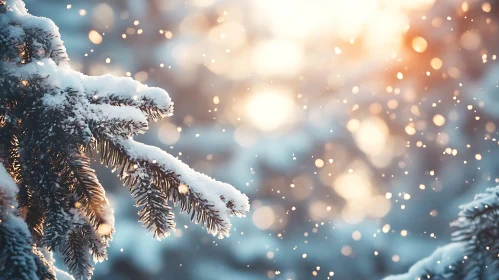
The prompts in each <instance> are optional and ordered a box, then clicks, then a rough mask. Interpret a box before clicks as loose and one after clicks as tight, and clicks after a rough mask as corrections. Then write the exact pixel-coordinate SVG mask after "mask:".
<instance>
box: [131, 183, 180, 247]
mask: <svg viewBox="0 0 499 280" xmlns="http://www.w3.org/2000/svg"><path fill="white" fill-rule="evenodd" d="M130 192H131V193H132V196H133V197H134V198H135V201H136V206H137V207H142V209H141V210H140V211H139V216H140V220H141V221H142V224H143V225H144V227H145V228H146V229H147V230H148V231H150V232H152V233H153V234H154V237H157V238H158V239H161V238H164V237H167V236H168V235H169V234H170V231H171V230H172V229H174V228H175V222H174V221H173V218H174V215H173V212H172V211H171V207H170V206H168V201H167V197H166V195H165V194H164V193H162V192H161V190H160V189H159V188H158V187H157V186H156V185H153V184H151V181H150V179H149V178H145V179H142V180H141V181H140V183H138V184H136V185H134V186H131V187H130Z"/></svg>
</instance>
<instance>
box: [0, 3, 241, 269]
mask: <svg viewBox="0 0 499 280" xmlns="http://www.w3.org/2000/svg"><path fill="white" fill-rule="evenodd" d="M0 30H1V31H0V55H1V62H0V84H1V86H2V89H3V90H2V94H1V97H2V103H1V104H0V114H1V117H2V119H1V121H2V122H1V128H0V138H1V139H0V159H1V161H2V162H3V164H4V165H5V167H6V170H7V171H8V173H9V174H10V176H12V178H13V179H14V181H15V182H12V179H3V177H6V176H3V177H2V180H1V181H0V183H2V188H1V189H0V195H1V196H0V207H2V208H0V210H1V211H0V215H2V217H3V219H2V221H3V222H2V223H1V224H0V225H1V228H0V229H1V234H0V240H2V243H0V250H2V251H5V252H6V254H2V255H1V256H0V262H1V263H3V264H5V263H6V262H7V263H8V262H11V261H12V259H16V258H24V259H22V260H21V262H20V263H19V265H18V266H9V265H0V269H8V270H9V271H6V272H5V273H3V274H2V277H3V275H8V277H7V278H8V279H11V278H15V279H17V278H20V279H54V278H55V277H56V275H58V274H59V273H57V272H55V271H56V270H55V269H54V267H53V263H51V262H50V261H47V260H46V259H45V258H44V257H43V255H42V254H41V253H40V252H41V251H44V250H48V251H50V252H59V253H61V254H62V256H63V259H64V262H65V265H66V266H67V268H68V269H69V272H70V273H71V274H73V275H74V276H75V277H76V278H78V279H81V278H84V279H88V278H90V277H91V276H92V274H93V266H94V264H93V261H96V262H97V261H103V260H104V259H106V258H107V253H106V248H107V247H108V246H109V241H110V240H111V238H112V234H113V233H114V231H115V230H114V223H115V221H114V215H113V209H112V208H111V206H110V203H109V201H108V200H107V198H106V195H105V191H104V188H103V187H102V185H101V184H100V182H99V180H98V179H97V177H96V175H95V171H94V170H93V169H92V168H91V167H90V158H89V157H88V154H90V155H92V156H93V155H97V154H99V158H100V162H101V163H104V164H105V165H106V166H109V167H111V168H113V169H114V170H119V177H120V178H121V179H122V180H123V182H124V184H125V185H127V186H128V187H129V188H130V192H131V194H132V196H134V198H135V200H136V205H137V206H138V207H141V210H140V211H139V216H140V220H141V222H142V223H143V225H144V226H145V227H146V228H147V229H148V230H149V231H151V232H153V234H154V235H155V236H156V237H157V238H163V237H166V236H168V235H169V233H170V232H171V231H172V230H173V229H174V228H175V222H174V215H173V213H172V210H171V208H170V206H169V204H170V202H171V203H173V205H179V206H180V210H181V211H182V212H186V213H188V214H190V216H191V220H194V221H195V222H196V223H201V224H202V225H203V226H204V227H206V228H207V230H208V232H209V233H211V234H213V235H218V236H219V237H224V236H228V235H229V233H230V228H231V223H230V220H229V218H230V217H231V216H238V217H241V216H244V215H245V212H247V211H248V210H249V204H248V198H247V197H246V196H245V195H244V194H242V193H241V192H239V191H237V190H236V189H234V187H232V186H230V185H228V184H224V183H221V182H218V181H216V180H214V179H212V178H210V177H208V176H206V175H204V174H200V173H197V172H195V171H193V170H192V169H190V168H189V167H188V166H187V165H186V164H184V163H182V162H181V161H179V160H178V159H176V158H174V157H173V156H171V155H169V154H167V153H165V152H163V151H162V150H160V149H158V148H156V147H152V146H147V145H144V144H142V143H139V142H136V141H134V140H133V136H135V135H137V134H141V133H144V132H145V131H146V130H147V129H148V122H149V121H156V120H159V119H161V118H163V117H165V116H170V115H172V113H173V102H172V101H171V99H170V97H169V96H168V94H167V93H166V92H165V91H164V90H162V89H159V88H152V87H148V86H145V85H143V84H140V83H139V82H136V81H133V80H132V79H130V78H117V77H113V76H110V75H105V76H100V77H89V76H85V75H83V74H81V73H79V72H77V71H74V70H72V69H71V68H70V66H69V64H68V63H67V61H68V57H67V53H66V50H65V47H64V45H63V42H62V40H61V38H60V34H59V32H58V28H57V27H56V26H55V24H54V23H53V22H52V21H51V20H49V19H46V18H39V17H35V16H32V15H30V14H28V13H27V10H26V8H25V6H24V3H23V2H22V1H20V0H9V1H0ZM4 173H5V172H4ZM16 184H17V185H18V186H19V193H18V194H17V202H16V201H15V200H14V194H15V192H16V186H15V185H16ZM16 203H17V204H18V206H17V207H16ZM11 208H12V209H16V208H17V209H18V211H14V210H11ZM17 214H18V215H19V216H21V217H23V218H24V221H25V222H26V223H24V222H23V221H22V219H20V218H17V217H15V215H17ZM26 225H27V226H26ZM28 229H29V230H28ZM15 232H20V233H21V234H18V236H19V237H16V235H15V234H14V233H15ZM16 248H18V249H16ZM38 248H40V249H38ZM29 252H32V253H31V254H29ZM18 254H22V255H18ZM92 259H93V261H92Z"/></svg>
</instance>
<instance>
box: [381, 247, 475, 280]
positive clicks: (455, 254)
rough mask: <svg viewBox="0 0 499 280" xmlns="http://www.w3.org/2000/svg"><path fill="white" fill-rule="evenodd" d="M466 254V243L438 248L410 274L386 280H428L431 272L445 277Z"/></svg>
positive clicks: (389, 277) (412, 269) (411, 269)
mask: <svg viewBox="0 0 499 280" xmlns="http://www.w3.org/2000/svg"><path fill="white" fill-rule="evenodd" d="M465 254H466V244H465V243H457V242H455V243H450V244H448V245H445V246H444V247H441V248H438V249H437V250H435V252H433V254H432V255H431V256H429V257H427V258H424V259H422V260H420V261H418V262H417V263H415V264H414V265H413V266H412V267H411V268H410V269H409V272H407V273H405V274H401V275H395V276H388V277H386V278H385V279H384V280H416V279H419V280H422V279H426V277H423V278H420V277H422V276H425V275H426V273H427V272H428V271H429V272H431V273H433V274H436V275H444V273H445V270H446V269H448V268H449V266H451V265H455V264H456V263H459V262H461V261H465V260H464V256H465Z"/></svg>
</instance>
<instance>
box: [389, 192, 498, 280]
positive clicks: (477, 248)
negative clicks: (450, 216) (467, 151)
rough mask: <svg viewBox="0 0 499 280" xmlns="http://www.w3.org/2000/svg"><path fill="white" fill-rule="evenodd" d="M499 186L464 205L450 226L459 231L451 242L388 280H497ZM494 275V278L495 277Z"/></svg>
mask: <svg viewBox="0 0 499 280" xmlns="http://www.w3.org/2000/svg"><path fill="white" fill-rule="evenodd" d="M498 198H499V186H496V187H494V188H489V189H487V190H486V192H485V193H481V194H477V195H476V196H475V199H474V200H473V201H471V202H469V203H466V204H464V205H461V206H460V208H461V211H460V212H459V218H458V219H457V220H456V221H454V222H453V223H452V224H451V225H452V226H453V227H456V228H457V229H456V230H455V231H454V232H453V234H452V241H453V243H450V244H448V245H446V246H444V247H442V248H439V249H437V250H436V251H435V252H434V253H433V254H432V255H431V256H430V257H427V258H425V259H423V260H421V261H419V262H417V263H416V264H415V265H414V266H412V267H411V268H410V269H409V272H408V273H406V274H403V275H398V276H390V277H388V278H386V280H406V279H407V280H413V279H497V277H499V275H497V273H495V272H494V269H489V268H494V267H497V265H499V261H498V256H499V245H498V244H497V240H498V239H499V227H498V225H497V221H498V220H499V199H498ZM492 275H493V276H492Z"/></svg>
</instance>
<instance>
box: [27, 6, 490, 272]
mask: <svg viewBox="0 0 499 280" xmlns="http://www.w3.org/2000/svg"><path fill="white" fill-rule="evenodd" d="M25 2H26V4H27V7H28V9H29V10H30V12H31V13H32V14H35V15H38V16H46V17H49V18H51V19H52V20H53V21H54V22H55V23H56V24H57V25H58V26H59V28H60V31H61V34H62V38H63V40H64V41H65V43H66V47H67V49H68V53H69V55H70V58H71V64H72V66H73V68H75V69H78V70H80V71H81V72H83V73H85V74H88V75H102V74H105V73H113V74H115V75H118V76H129V77H132V78H134V79H136V80H138V81H141V82H143V83H146V84H148V85H150V86H158V87H162V88H164V89H166V90H167V91H168V92H169V93H170V95H171V96H172V98H173V100H174V101H175V114H174V116H173V117H171V118H168V119H165V120H163V121H161V122H158V123H155V124H153V125H152V126H151V128H150V131H149V132H148V133H146V134H145V135H142V136H141V137H139V138H138V139H139V140H140V141H144V142H145V143H148V144H152V145H156V146H159V147H161V148H162V149H164V150H166V151H168V152H169V153H171V154H173V155H175V156H178V157H179V158H180V159H182V160H183V161H184V162H186V163H188V164H189V165H190V166H191V167H193V168H194V169H196V170H197V171H200V172H203V173H206V174H208V175H210V176H213V177H215V178H216V179H218V180H221V181H226V182H228V183H231V184H233V185H234V186H236V187H237V188H238V189H240V190H241V191H243V192H245V193H246V194H247V195H248V196H249V198H250V202H251V211H250V212H249V213H248V216H247V218H245V219H234V220H233V233H232V235H231V237H230V238H226V239H222V240H219V239H217V238H216V237H212V236H211V235H208V234H207V233H206V232H205V230H204V229H202V228H201V227H200V226H197V225H194V224H192V223H190V222H189V221H188V217H186V216H185V215H177V216H178V217H177V227H178V228H177V230H176V231H175V234H174V235H172V236H170V237H169V238H167V239H165V240H163V241H157V240H155V239H153V238H152V236H151V235H150V234H147V233H146V230H145V229H143V228H142V227H141V225H140V223H138V222H137V220H138V217H137V209H136V208H135V207H134V205H133V200H132V199H131V197H130V195H129V194H128V190H127V189H126V188H125V187H122V186H121V184H120V182H119V180H118V179H117V178H116V176H115V174H112V173H111V172H110V171H109V170H107V169H105V168H104V167H102V166H99V164H97V163H95V165H94V166H95V168H96V169H97V170H98V173H99V175H100V179H101V181H102V183H103V185H104V186H105V187H106V189H107V190H108V195H109V197H110V200H111V203H112V204H113V205H114V207H115V211H116V216H117V217H116V218H117V222H116V228H117V232H116V234H115V236H114V240H113V242H112V243H111V247H110V248H109V260H108V261H106V262H104V263H102V264H98V265H97V267H96V271H95V276H94V279H167V280H168V279H203V280H204V279H206V280H211V279H213V280H215V279H217V280H218V279H243V280H245V279H248V280H249V279H293V280H295V279H381V278H382V277H384V276H387V275H390V274H397V273H401V272H405V271H407V269H408V268H409V267H410V265H412V264H413V263H414V262H416V261H417V260H419V259H421V258H423V257H425V256H428V255H429V254H430V253H431V252H432V251H433V250H435V249H436V248H437V247H438V246H441V245H443V244H445V243H448V242H449V241H450V234H451V232H452V228H451V227H450V226H449V223H450V222H451V221H453V220H454V219H455V218H456V217H457V213H458V211H459V207H458V206H459V205H460V204H462V203H464V202H467V201H470V200H472V199H473V196H474V194H476V193H478V192H480V191H483V190H484V189H486V188H488V187H493V186H495V185H496V184H497V183H498V182H499V178H497V176H496V174H498V171H499V170H498V169H499V161H498V160H497V158H498V157H499V149H497V145H498V143H499V142H498V139H497V138H496V137H498V136H497V124H496V122H497V121H498V120H499V89H498V87H499V83H498V77H499V65H498V64H497V61H496V55H497V52H498V51H499V36H498V32H499V31H498V28H499V25H498V21H497V19H498V18H499V17H498V16H499V3H497V1H474V0H467V1H463V0H459V1H456V0H446V1H436V0H411V1H403V0H348V1H346V0H307V1H305V0H147V1H146V0H107V1H103V0H92V1H90V0H88V1H76V0H60V1H56V0H44V1H37V0H25Z"/></svg>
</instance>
